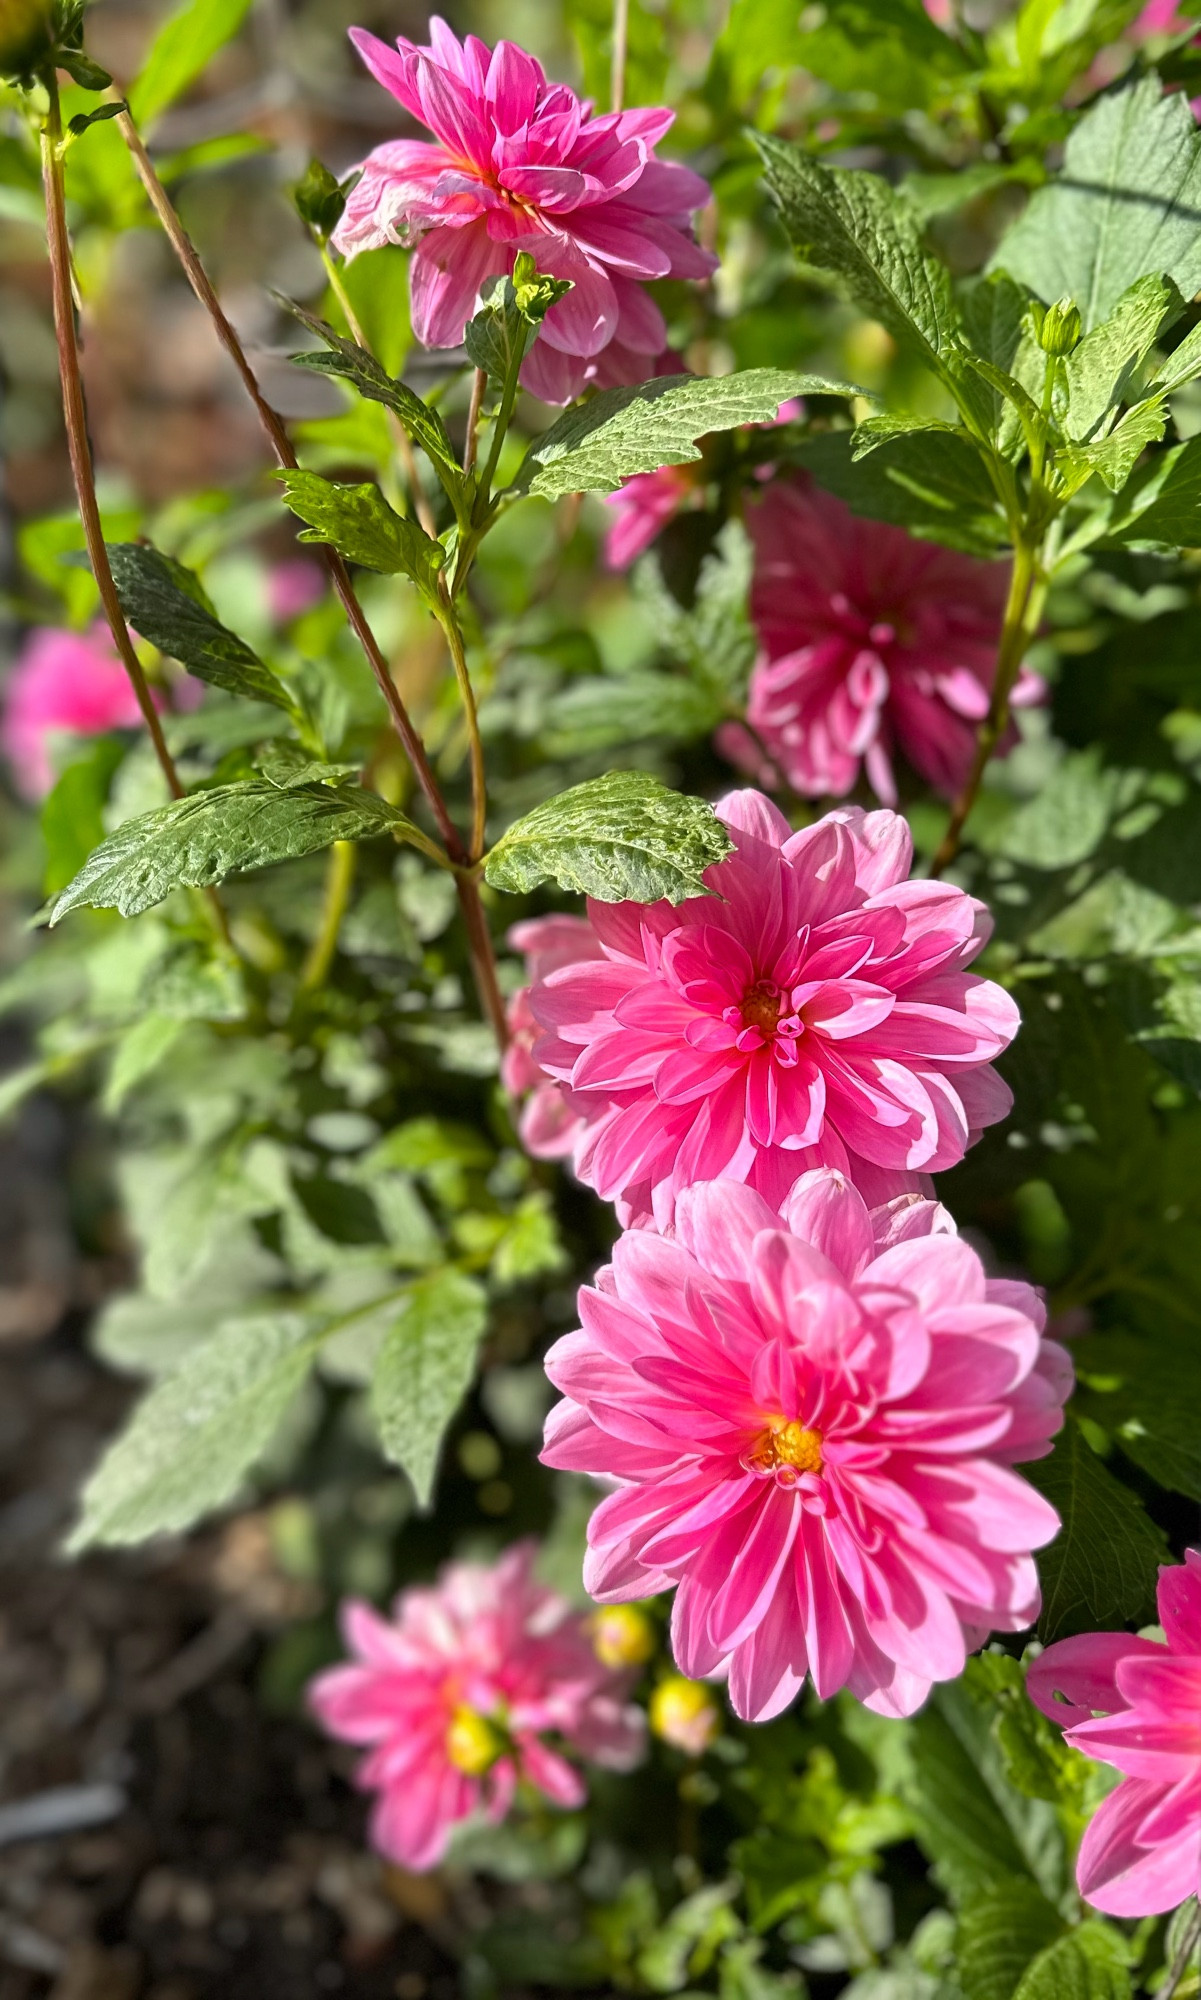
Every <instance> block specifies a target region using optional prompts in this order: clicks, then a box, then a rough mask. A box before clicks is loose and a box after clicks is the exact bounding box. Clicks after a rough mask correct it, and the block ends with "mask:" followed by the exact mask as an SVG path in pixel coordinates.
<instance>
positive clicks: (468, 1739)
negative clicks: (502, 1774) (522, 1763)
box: [446, 1706, 505, 1778]
mask: <svg viewBox="0 0 1201 2000" xmlns="http://www.w3.org/2000/svg"><path fill="white" fill-rule="evenodd" d="M504 1747H505V1744H504V1738H503V1737H502V1736H501V1734H500V1732H499V1731H498V1730H496V1729H494V1728H493V1727H492V1724H491V1723H490V1722H489V1721H488V1718H487V1717H486V1716H484V1715H480V1714H479V1712H478V1711H477V1710H476V1709H474V1708H467V1707H465V1706H464V1707H459V1708H456V1710H455V1712H454V1714H453V1715H452V1716H451V1718H450V1727H449V1729H448V1730H447V1732H446V1754H447V1756H448V1757H449V1759H450V1761H451V1763H452V1764H453V1765H454V1767H455V1770H456V1771H462V1773H463V1775H464V1777H467V1778H482V1777H483V1775H484V1772H485V1771H490V1770H491V1769H492V1766H493V1765H494V1764H495V1762H496V1760H497V1758H498V1757H499V1756H501V1755H502V1754H503V1752H504Z"/></svg>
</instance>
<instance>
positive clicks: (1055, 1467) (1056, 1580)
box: [1023, 1422, 1166, 1640]
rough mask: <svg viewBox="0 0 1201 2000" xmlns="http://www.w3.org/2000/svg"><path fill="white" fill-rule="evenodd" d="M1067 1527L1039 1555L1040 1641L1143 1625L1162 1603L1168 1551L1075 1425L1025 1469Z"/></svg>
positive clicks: (1126, 1490) (1125, 1488) (1138, 1507)
mask: <svg viewBox="0 0 1201 2000" xmlns="http://www.w3.org/2000/svg"><path fill="white" fill-rule="evenodd" d="M1023 1471H1024V1473H1025V1476H1026V1477H1027V1478H1028V1479H1029V1480H1030V1483H1031V1485H1033V1486H1037V1488H1038V1490H1039V1492H1040V1493H1041V1494H1042V1495H1043V1497H1044V1499H1046V1500H1049V1501H1050V1502H1051V1505H1052V1506H1053V1507H1054V1508H1055V1509H1056V1510H1057V1511H1058V1514H1059V1518H1060V1520H1061V1521H1062V1523H1063V1526H1062V1527H1061V1528H1060V1531H1059V1533H1058V1535H1057V1536H1056V1538H1055V1540H1054V1541H1053V1542H1052V1543H1051V1546H1050V1547H1049V1548H1046V1549H1042V1550H1040V1551H1039V1556H1038V1569H1039V1575H1040V1577H1041V1579H1042V1593H1043V1608H1042V1616H1041V1618H1040V1619H1039V1626H1038V1630H1039V1637H1040V1638H1041V1639H1044V1640H1050V1639H1054V1638H1057V1637H1059V1636H1060V1635H1062V1634H1063V1633H1065V1632H1080V1631H1085V1630H1096V1631H1106V1630H1111V1629H1112V1628H1113V1627H1115V1626H1119V1625H1126V1624H1131V1623H1135V1622H1137V1621H1138V1620H1139V1619H1141V1618H1143V1617H1145V1616H1146V1615H1147V1613H1148V1612H1149V1611H1150V1610H1151V1609H1152V1608H1153V1606H1154V1603H1155V1576H1156V1569H1157V1567H1158V1565H1159V1563H1160V1562H1161V1561H1162V1560H1163V1559H1164V1556H1165V1554H1166V1546H1165V1543H1164V1540H1163V1537H1162V1535H1161V1534H1160V1532H1159V1529H1158V1528H1156V1527H1155V1525H1154V1523H1153V1522H1152V1521H1151V1519H1150V1517H1149V1516H1148V1515H1147V1513H1146V1512H1145V1511H1144V1509H1143V1507H1142V1506H1141V1505H1140V1503H1139V1501H1138V1500H1137V1499H1136V1497H1135V1495H1134V1494H1133V1493H1132V1492H1131V1491H1130V1488H1129V1487H1128V1486H1123V1485H1122V1484H1121V1482H1120V1481H1119V1480H1117V1479H1115V1478H1114V1476H1113V1474H1112V1473H1111V1472H1109V1471H1108V1470H1107V1469H1106V1467H1105V1465H1104V1464H1103V1463H1102V1461H1101V1460H1100V1459H1099V1458H1098V1457H1097V1454H1096V1452H1095V1451H1093V1450H1092V1449H1091V1448H1090V1446H1089V1445H1088V1444H1087V1443H1086V1442H1085V1439H1084V1435H1083V1433H1082V1431H1081V1430H1080V1427H1079V1425H1078V1424H1075V1423H1072V1422H1069V1423H1068V1424H1067V1425H1066V1427H1065V1429H1064V1430H1063V1431H1062V1432H1061V1434H1060V1436H1059V1437H1058V1439H1057V1440H1056V1443H1055V1449H1054V1451H1053V1452H1052V1453H1051V1456H1050V1458H1040V1459H1037V1460H1036V1461H1035V1462H1034V1463H1033V1464H1031V1465H1028V1466H1025V1467H1023Z"/></svg>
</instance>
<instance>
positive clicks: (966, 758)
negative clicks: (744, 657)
mask: <svg viewBox="0 0 1201 2000" xmlns="http://www.w3.org/2000/svg"><path fill="white" fill-rule="evenodd" d="M747 525H748V527H749V528H750V531H751V537H752V540H753V542H754V545H755V575H754V581H753V584H752V587H751V612H752V616H753V618H754V621H755V624H756V627H757V629H758V632H759V637H760V640H761V641H762V644H763V653H762V655H761V657H760V658H759V660H758V661H757V663H756V665H755V668H754V671H753V673H752V675H751V686H750V697H749V701H748V706H747V720H748V722H749V723H750V724H751V728H752V729H753V730H754V732H755V737H757V738H758V741H757V742H756V741H755V740H754V738H753V737H752V736H751V735H750V733H749V732H748V731H746V730H744V729H741V728H740V727H739V725H738V724H737V723H731V724H727V725H726V727H725V728H724V729H723V730H722V732H721V734H720V736H719V738H718V743H719V747H720V748H721V750H722V751H723V753H724V754H725V755H727V756H728V757H730V759H731V761H732V762H734V763H736V764H738V765H740V766H741V768H742V769H744V770H746V771H750V772H753V773H754V775H755V776H756V777H759V778H760V779H761V780H762V781H763V782H766V783H778V782H779V777H780V776H782V777H783V778H784V779H786V780H787V782H788V784H789V785H791V786H792V788H793V790H794V791H796V792H799V793H801V794H802V796H803V797H806V798H820V797H823V796H825V795H827V794H828V795H831V796H833V797H835V798H840V797H842V796H843V795H844V794H845V793H847V792H849V791H850V790H851V788H852V787H853V786H854V784H855V783H856V781H857V779H858V777H859V772H860V767H861V766H862V767H863V768H865V769H866V772H867V776H868V779H869V781H870V783H871V786H872V789H873V791H874V792H875V793H876V795H877V797H879V798H881V799H883V800H884V802H885V804H886V805H895V803H896V797H897V789H896V781H895V778H894V775H893V756H894V753H895V751H896V750H898V749H899V750H900V751H901V752H902V753H903V755H904V756H905V757H906V758H907V759H908V761H909V763H910V764H912V766H913V768H914V770H915V771H917V772H919V773H920V775H921V776H922V777H923V778H926V779H927V780H928V781H929V782H930V784H932V785H934V786H936V787H937V788H938V790H939V791H942V792H946V793H948V794H950V793H954V792H957V791H958V790H959V789H960V787H961V786H962V784H963V782H964V779H965V778H966V777H967V774H968V770H969V768H970V766H971V761H972V756H973V753H974V751H975V746H976V731H977V727H978V725H979V723H980V722H981V720H982V719H983V717H984V716H985V715H986V714H987V713H988V704H989V697H990V693H991V690H992V683H993V678H994V675H995V672H996V659H997V640H998V637H999V635H1000V630H1001V621H1002V615H1003V612H1004V607H1005V595H1006V591H1007V588H1008V570H1007V568H1006V566H1005V565H1004V564H1003V563H996V562H980V561H978V560H977V559H976V558H975V557H972V556H963V555H957V554H956V553H955V552H954V551H953V550H951V549H944V548H939V547H937V546H936V545H935V544H934V543H933V542H921V541H917V540H915V539H914V537H913V536H912V535H908V534H906V533H905V531H904V529H902V528H891V527H889V526H887V525H886V524H885V523H883V522H881V521H868V520H863V519H861V518H860V517H859V516H858V515H855V514H852V513H851V512H850V510H849V508H847V507H844V506H843V504H842V502H841V501H840V500H836V499H834V497H833V495H831V494H828V493H823V492H822V491H821V490H820V489H819V488H817V487H814V486H813V485H811V484H810V483H809V482H808V481H807V480H806V479H803V478H802V479H794V480H788V481H780V482H778V483H777V484H776V485H774V486H772V487H771V489H770V491H769V492H768V493H767V494H765V495H764V497H763V498H762V499H760V500H758V501H756V502H755V503H754V504H753V505H752V506H750V507H748V509H747ZM1043 694H1044V688H1043V683H1042V681H1041V680H1039V679H1038V677H1037V676H1036V675H1034V674H1031V673H1028V672H1025V671H1023V673H1022V675H1021V677H1020V679H1019V681H1018V684H1017V687H1016V688H1015V690H1014V692H1013V695H1012V697H1011V699H1012V701H1013V702H1014V703H1015V704H1016V705H1017V706H1019V707H1020V706H1022V705H1029V704H1030V703H1033V702H1037V701H1040V700H1041V699H1042V697H1043ZM1014 740H1016V739H1015V738H1014V737H1013V735H1012V732H1011V735H1010V738H1009V739H1008V742H1007V743H1006V744H1003V745H1002V750H1004V749H1005V748H1007V747H1009V744H1010V743H1012V742H1013V741H1014ZM764 750H766V751H767V754H768V758H769V760H770V762H769V764H768V765H767V767H766V769H765V767H764V758H763V752H764Z"/></svg>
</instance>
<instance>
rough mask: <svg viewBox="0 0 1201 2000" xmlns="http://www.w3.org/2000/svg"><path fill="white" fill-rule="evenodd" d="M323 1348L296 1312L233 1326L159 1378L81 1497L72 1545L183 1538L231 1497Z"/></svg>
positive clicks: (73, 1550) (77, 1548) (74, 1551)
mask: <svg viewBox="0 0 1201 2000" xmlns="http://www.w3.org/2000/svg"><path fill="white" fill-rule="evenodd" d="M318 1345H319V1337H317V1336H315V1335H314V1333H313V1329H312V1326H311V1324H310V1322H309V1321H307V1320H305V1319H302V1318H301V1317H300V1316H299V1315H298V1314H295V1313H276V1314H271V1315H265V1316H264V1317H262V1318H256V1319H244V1320H239V1321H236V1322H231V1323H230V1324H229V1325H227V1326H225V1327H223V1328H222V1330H221V1332H220V1333H218V1334H217V1335H215V1337H214V1338H213V1339H212V1340H209V1341H206V1342H205V1344H204V1346H203V1347H200V1348H197V1349H196V1350H194V1351H193V1353H191V1354H190V1355H189V1356H188V1357H187V1359H186V1360H185V1361H184V1363H183V1365H182V1366H181V1367H180V1368H179V1370H178V1371H177V1372H176V1373H175V1374H173V1375H170V1376H168V1377H167V1378H166V1380H165V1381H162V1382H159V1383H158V1384H157V1385H156V1387H155V1388H153V1389H152V1390H151V1391H150V1394H149V1395H148V1396H146V1397H145V1398H144V1399H143V1400H142V1402H141V1403H139V1405H138V1407H137V1409H136V1411H135V1412H134V1416H133V1420H132V1422H131V1423H130V1424H129V1426H128V1428H127V1429H126V1430H125V1431H123V1432H122V1434H121V1436H120V1437H119V1438H118V1439H117V1441H116V1443H115V1444H114V1445H112V1446H110V1448H109V1450H108V1451H107V1452H106V1454H105V1456H104V1458H103V1459H102V1461H101V1463H100V1466H99V1467H98V1469H97V1470H96V1471H95V1472H94V1473H93V1474H92V1477H91V1479H90V1480H89V1481H88V1483H87V1486H86V1487H85V1488H84V1493H83V1512H82V1518H81V1519H80V1522H79V1525H78V1527H77V1528H76V1529H75V1532H74V1533H73V1535H72V1536H71V1539H70V1541H69V1542H68V1544H67V1547H68V1550H69V1551H70V1552H71V1553H72V1554H77V1553H78V1552H79V1551H80V1550H81V1549H86V1548H92V1547H94V1546H95V1545H96V1544H98V1543H99V1544H105V1545H110V1546H111V1545H113V1544H120V1543H128V1542H141V1541H145V1540H146V1539H147V1538H148V1537H149V1536H151V1535H163V1534H178V1533H180V1532H181V1530H183V1529H184V1528H188V1527H190V1526H191V1525H192V1523H193V1522H194V1521H197V1520H199V1518H200V1516H201V1515H202V1514H207V1513H210V1512H211V1511H212V1509H213V1508H215V1507H220V1506H222V1505H224V1503H225V1502H226V1501H227V1500H230V1499H232V1497H233V1495H234V1494H235V1493H236V1491H237V1489H238V1487H239V1485H240V1484H241V1482H242V1480H243V1478H244V1477H245V1475H246V1474H247V1472H249V1470H250V1468H251V1467H252V1466H253V1465H254V1463H255V1461H256V1460H257V1459H259V1458H261V1456H262V1454H263V1453H264V1451H265V1450H266V1449H267V1446H268V1445H269V1444H270V1442H271V1439H272V1437H273V1435H274V1433H275V1431H276V1430H277V1429H278V1427H279V1425H280V1423H281V1422H282V1420H283V1417H284V1415H285V1413H286V1411H287V1409H288V1406H289V1405H290V1404H291V1402H292V1401H293V1399H294V1398H295V1396H296V1394H297V1392H298V1390H299V1389H300V1387H301V1384H302V1383H303V1382H304V1380H305V1377H306V1376H307V1374H308V1372H309V1369H310V1367H311V1365H312V1362H313V1359H314V1357H315V1355H316V1352H317V1348H318Z"/></svg>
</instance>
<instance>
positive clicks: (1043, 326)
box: [1030, 298, 1082, 358]
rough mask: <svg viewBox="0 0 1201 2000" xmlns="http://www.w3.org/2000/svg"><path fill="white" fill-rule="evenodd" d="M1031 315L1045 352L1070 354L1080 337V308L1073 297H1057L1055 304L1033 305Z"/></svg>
mask: <svg viewBox="0 0 1201 2000" xmlns="http://www.w3.org/2000/svg"><path fill="white" fill-rule="evenodd" d="M1030 317H1031V320H1032V321H1033V324H1034V337H1035V339H1036V340H1037V342H1038V344H1039V346H1040V347H1041V348H1042V351H1043V353H1044V354H1053V355H1055V356H1056V357H1057V358H1058V357H1059V356H1062V355H1064V354H1070V353H1071V352H1072V349H1073V348H1074V347H1075V346H1076V345H1077V343H1078V342H1079V339H1080V332H1081V326H1082V321H1081V318H1080V308H1079V306H1078V305H1076V304H1075V302H1074V301H1073V300H1072V299H1067V298H1064V299H1056V301H1055V304H1054V305H1053V306H1046V307H1043V306H1040V305H1037V304H1036V305H1032V306H1031V308H1030Z"/></svg>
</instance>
